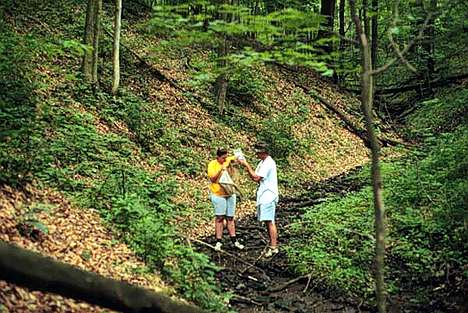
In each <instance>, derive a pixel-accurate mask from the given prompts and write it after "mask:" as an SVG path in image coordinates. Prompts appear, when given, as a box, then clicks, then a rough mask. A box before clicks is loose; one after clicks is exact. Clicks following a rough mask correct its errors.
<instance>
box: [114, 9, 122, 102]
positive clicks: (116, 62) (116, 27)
mask: <svg viewBox="0 0 468 313" xmlns="http://www.w3.org/2000/svg"><path fill="white" fill-rule="evenodd" d="M121 18H122V0H115V16H114V47H113V50H112V55H113V59H112V60H113V62H112V65H113V68H114V71H113V78H112V93H113V94H114V95H115V94H117V90H118V89H119V83H120V28H121Z"/></svg>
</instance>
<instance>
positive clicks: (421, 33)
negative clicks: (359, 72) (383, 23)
mask: <svg viewBox="0 0 468 313" xmlns="http://www.w3.org/2000/svg"><path fill="white" fill-rule="evenodd" d="M399 3H400V1H398V0H397V1H396V2H395V9H394V12H393V21H392V25H393V27H391V28H390V29H389V30H388V38H389V40H390V43H391V45H392V47H393V49H394V50H395V52H396V54H397V56H398V57H395V58H393V59H392V60H390V61H389V62H388V63H387V64H385V65H383V66H381V67H379V68H377V69H374V70H372V71H371V73H370V74H371V75H378V74H380V73H382V72H384V71H385V70H387V69H388V68H389V67H390V66H392V65H393V64H394V63H395V62H396V61H398V60H400V61H401V62H403V63H404V64H405V65H406V66H407V67H408V68H409V69H410V70H411V71H413V72H417V70H416V69H415V68H414V67H413V66H412V65H411V64H410V63H409V62H408V60H406V58H405V57H404V56H405V54H406V53H407V52H408V51H409V50H410V49H411V48H412V47H413V45H414V44H415V43H416V42H418V41H419V40H420V39H422V37H423V36H424V30H425V29H426V28H427V25H428V24H429V21H430V20H431V18H432V15H433V13H432V12H429V13H428V14H427V16H426V20H425V21H424V24H423V25H422V27H421V28H420V29H419V33H418V36H416V38H414V39H413V40H411V41H410V42H409V43H408V44H407V45H406V46H405V48H404V49H403V50H400V48H398V46H397V44H396V43H395V41H394V40H393V35H392V30H393V29H394V27H395V26H396V19H397V18H398V5H399Z"/></svg>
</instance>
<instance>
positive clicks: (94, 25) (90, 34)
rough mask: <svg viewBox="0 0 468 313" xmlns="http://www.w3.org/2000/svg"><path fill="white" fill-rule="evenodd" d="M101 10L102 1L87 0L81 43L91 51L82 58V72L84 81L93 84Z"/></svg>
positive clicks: (95, 76)
mask: <svg viewBox="0 0 468 313" xmlns="http://www.w3.org/2000/svg"><path fill="white" fill-rule="evenodd" d="M101 10H102V0H88V5H87V9H86V24H85V33H84V38H83V41H84V43H85V44H86V45H88V46H92V47H93V49H92V50H91V49H88V50H87V51H86V52H85V54H84V56H83V63H82V72H83V75H84V77H85V79H86V80H87V81H90V82H92V83H93V84H96V83H97V81H98V76H97V67H98V56H99V54H98V51H99V35H100V24H101V22H100V14H101Z"/></svg>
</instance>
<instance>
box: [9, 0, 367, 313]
mask: <svg viewBox="0 0 468 313" xmlns="http://www.w3.org/2000/svg"><path fill="white" fill-rule="evenodd" d="M0 10H1V13H0V14H1V15H2V19H1V21H0V29H1V35H0V48H1V49H0V51H1V55H0V61H1V64H2V66H1V67H0V78H1V80H0V84H1V85H0V87H1V89H2V90H3V91H4V92H3V94H2V97H1V98H0V100H1V105H2V112H1V114H2V143H1V146H0V148H1V155H0V161H1V170H2V173H1V174H0V183H1V184H2V193H1V203H2V210H1V213H0V219H1V225H2V227H1V236H2V237H1V238H2V240H6V241H9V242H14V243H16V244H18V245H20V246H23V247H25V248H29V249H32V250H35V251H39V252H41V253H43V254H45V255H49V256H51V257H53V258H55V259H59V260H62V261H65V262H67V263H70V264H74V265H76V266H79V267H82V268H86V269H88V270H91V271H95V272H98V273H100V274H103V275H105V276H109V277H114V278H117V279H123V280H126V281H129V282H132V283H135V284H139V285H142V286H146V287H149V288H151V289H154V290H159V289H160V288H161V289H164V290H166V288H168V289H167V290H171V288H175V289H177V290H178V292H180V293H181V294H182V296H183V297H185V298H186V299H188V300H190V301H196V302H197V303H199V304H202V305H204V306H205V307H208V308H210V306H212V307H214V306H216V305H218V304H219V303H220V302H221V303H222V301H224V300H223V299H222V298H221V297H219V296H218V293H217V292H216V288H214V287H212V283H213V273H212V271H211V270H210V265H209V264H210V263H209V261H208V259H207V257H206V256H203V255H200V254H197V253H196V252H194V251H193V250H192V248H191V246H190V245H187V243H186V241H185V240H184V239H183V236H189V237H190V236H197V237H199V238H200V237H203V236H206V235H208V234H211V233H212V231H213V230H212V226H211V223H212V222H211V219H212V216H211V207H210V204H209V201H208V199H207V179H206V176H205V167H206V164H207V162H208V161H209V160H211V159H213V158H214V152H215V149H216V148H217V147H219V146H225V147H228V148H229V149H233V148H238V147H240V148H242V149H243V150H244V151H245V152H246V155H247V157H248V159H249V160H251V161H252V162H254V157H253V155H254V154H253V150H252V144H253V143H254V142H256V141H257V140H259V139H261V138H269V139H271V140H273V141H277V142H279V144H278V145H277V146H276V148H277V149H278V151H281V152H282V153H283V154H281V155H279V156H278V157H279V159H280V163H279V169H280V171H279V173H280V174H279V179H280V192H281V194H282V195H284V196H285V197H288V196H292V195H294V194H295V193H297V192H298V188H300V186H301V185H302V184H303V183H305V182H310V181H314V182H317V181H320V180H322V179H325V178H328V177H330V176H333V175H337V174H340V173H342V172H345V171H347V170H349V169H352V168H354V167H356V166H359V165H362V164H364V163H365V162H366V161H367V152H366V149H365V147H364V145H363V144H362V142H361V140H360V139H359V138H358V137H356V136H355V135H354V134H352V133H350V132H349V131H348V130H347V129H345V127H344V126H343V124H342V122H341V121H340V120H339V119H338V118H337V117H336V116H335V115H334V114H333V113H331V112H329V111H328V110H326V109H324V107H323V106H322V105H321V104H320V103H319V102H317V100H315V99H314V98H313V97H311V96H309V95H307V94H305V93H304V91H303V90H302V89H300V88H298V87H297V86H296V85H295V83H294V81H295V79H294V77H288V76H287V75H285V74H283V73H281V72H280V71H279V69H278V68H276V67H274V66H271V67H263V66H262V67H258V68H257V69H255V70H250V71H249V70H247V72H245V73H244V74H245V75H250V76H247V77H248V79H249V80H250V82H252V81H254V82H256V83H258V84H259V85H260V86H261V89H260V91H258V92H257V93H256V94H254V97H253V99H250V100H249V101H248V102H243V101H240V102H238V101H237V102H236V101H234V100H233V101H232V102H231V103H230V106H229V108H228V114H226V115H224V116H220V115H218V114H216V113H215V112H216V109H215V106H214V104H213V101H212V99H211V98H210V96H209V92H210V90H209V88H206V87H201V88H198V89H195V88H193V87H190V86H191V84H190V82H189V78H188V77H189V73H188V72H187V71H186V70H184V66H183V62H182V60H181V59H180V56H179V55H178V54H177V53H176V52H174V51H165V52H160V51H153V49H152V48H153V46H155V45H157V44H158V39H157V38H155V36H154V35H152V34H151V33H147V32H146V31H145V28H144V27H142V26H141V24H142V23H143V22H145V17H138V16H136V15H132V13H131V12H130V11H128V13H127V14H128V15H127V16H125V15H124V21H125V23H124V30H123V33H122V37H123V43H124V45H125V46H126V47H127V49H124V50H123V55H122V60H123V62H124V64H123V71H122V72H123V73H122V74H123V77H122V91H121V93H120V95H119V96H118V97H115V98H114V97H112V96H111V95H110V94H109V93H108V92H107V91H108V90H109V85H108V84H109V81H110V79H109V75H110V66H109V64H110V63H109V62H110V61H111V58H110V45H111V43H110V38H108V37H104V38H103V40H102V46H103V61H102V69H101V71H102V73H101V75H102V76H101V77H102V78H101V82H100V87H99V88H98V89H97V90H93V88H90V87H89V86H87V85H86V84H85V83H83V81H82V80H81V77H80V74H79V69H80V62H81V61H80V60H81V58H80V51H81V49H82V47H81V46H80V45H79V44H78V43H77V42H78V41H79V40H80V38H81V36H82V29H83V25H84V14H85V5H84V4H83V3H82V1H74V0H64V1H59V2H48V1H29V2H27V3H26V2H21V3H19V4H18V3H15V5H13V3H12V2H9V1H7V2H5V3H3V4H2V5H1V7H0ZM105 12H111V10H110V9H109V8H108V7H107V8H106V7H105ZM110 23H111V20H110V16H109V15H108V16H107V17H105V18H104V20H103V24H104V27H108V26H109V25H110ZM130 51H132V52H130ZM135 53H136V54H137V55H138V56H139V58H142V59H144V60H146V61H145V62H144V63H143V62H141V60H139V59H138V58H136V57H135ZM161 55H163V56H164V58H162V57H161ZM199 60H200V62H202V60H203V54H202V56H201V57H200V59H199ZM148 65H150V66H148ZM155 69H157V71H158V72H162V73H164V75H165V76H166V77H169V78H170V79H172V80H175V81H176V82H177V86H180V87H181V88H183V89H184V91H185V92H182V91H181V90H180V88H178V87H175V86H174V85H173V84H171V83H170V82H167V81H164V80H161V77H158V76H157V75H155ZM310 77H312V79H310V81H309V82H307V83H308V84H309V86H311V87H314V88H315V89H318V90H321V92H322V96H325V97H327V98H328V99H331V100H332V101H334V102H337V103H338V104H339V106H340V107H341V108H342V109H343V110H345V111H347V112H349V113H350V118H353V119H354V120H356V123H359V120H358V119H357V118H355V117H352V115H351V113H352V112H353V111H354V112H355V111H357V109H356V106H357V101H356V99H354V98H352V97H351V96H350V95H348V94H342V93H340V92H339V91H338V90H337V88H336V87H333V86H332V85H331V84H329V83H328V82H327V81H325V80H323V79H322V78H320V76H318V75H315V74H311V75H310ZM242 78H243V77H239V78H238V79H239V82H238V85H242V84H245V83H246V81H245V80H244V81H243V80H242ZM247 82H248V81H247ZM234 85H236V84H234ZM11 104H15V105H14V106H12V105H11ZM244 174H245V173H244ZM244 174H242V173H241V174H240V175H239V180H240V182H239V184H240V185H241V186H242V189H243V193H244V194H246V195H249V196H247V197H246V199H245V201H242V203H241V205H240V207H239V214H238V216H239V218H240V219H243V218H244V217H247V216H250V215H252V214H253V212H254V210H255V208H254V202H253V201H252V196H253V193H254V188H255V186H254V184H253V183H251V182H248V181H247V175H244ZM31 215H32V216H33V217H32V221H34V223H32V224H33V225H32V226H31V227H32V229H33V230H34V231H33V233H32V234H31V233H30V232H26V233H24V232H20V231H19V230H18V229H21V227H20V226H19V225H21V223H22V221H29V219H30V216H31ZM35 233H38V236H39V237H38V238H35V237H34V236H35V235H34V234H35ZM182 234H183V235H182ZM31 236H32V237H31ZM181 237H182V238H181ZM74 243H75V244H74ZM111 248H112V249H111ZM184 260H188V261H187V262H185V261H184ZM143 262H145V263H143ZM155 269H156V270H160V271H161V272H162V274H163V276H164V277H165V278H164V279H165V280H166V281H167V282H168V285H171V286H173V287H171V288H169V287H166V284H165V283H162V282H161V279H160V278H159V275H158V274H157V273H156V274H155V273H154V271H155ZM207 282H208V283H207ZM2 287H5V288H2V289H3V290H8V292H3V293H2V294H1V299H2V303H3V306H5V307H6V308H7V309H8V310H10V311H12V312H14V311H20V310H24V311H26V312H27V311H28V310H30V311H44V312H47V311H50V310H57V311H74V312H84V311H86V312H89V311H92V310H95V311H99V310H100V309H99V308H91V307H88V306H87V305H83V304H78V303H75V302H73V301H71V300H67V299H63V298H61V297H58V296H54V295H47V296H42V295H40V293H29V292H26V291H24V290H23V289H19V288H16V287H12V286H11V285H7V284H5V283H2ZM168 293H170V294H173V291H168ZM213 294H215V295H216V296H213ZM213 297H214V299H216V300H215V301H213ZM210 302H211V304H210Z"/></svg>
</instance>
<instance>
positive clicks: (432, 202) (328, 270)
mask: <svg viewBox="0 0 468 313" xmlns="http://www.w3.org/2000/svg"><path fill="white" fill-rule="evenodd" d="M467 139H468V127H467V126H466V125H459V126H458V127H457V128H456V129H455V131H454V132H452V133H443V134H440V135H438V136H435V135H434V136H432V137H429V136H427V139H426V140H425V141H424V143H423V145H422V146H421V147H420V148H418V149H416V150H414V151H412V152H410V153H409V154H408V155H406V156H405V157H403V158H401V159H400V160H397V161H387V162H383V164H382V172H383V181H384V199H385V206H386V213H387V218H388V219H387V227H388V233H387V242H386V247H387V248H386V253H387V257H386V266H387V269H386V283H387V287H388V291H389V293H390V295H399V296H404V297H406V298H408V299H409V301H410V302H414V303H419V304H427V303H429V302H430V301H431V300H433V299H439V300H441V298H443V297H444V295H446V294H457V293H458V294H460V293H461V292H462V285H463V284H462V282H463V281H464V280H466V278H467V273H466V269H465V268H464V266H465V264H467V261H468V259H467V255H468V254H467V252H468V251H467V246H466V242H467V239H468V238H466V229H465V227H466V226H465V224H466V216H465V213H466V212H465V210H466V204H467V202H466V201H467V199H468V193H467V191H468V182H467V180H466V177H468V157H467V156H468V140H467ZM368 172H369V168H365V169H364V170H363V171H362V173H361V174H359V176H360V177H361V179H366V180H368V179H369V178H368V175H369V174H368ZM369 185H370V184H369ZM372 203H373V200H372V190H371V187H370V186H369V187H366V188H364V189H363V190H361V191H359V192H355V193H352V194H350V195H348V196H346V197H345V198H341V199H339V198H337V199H331V200H329V201H327V202H326V203H323V204H320V205H317V206H314V207H312V208H309V209H307V212H306V213H305V215H304V216H303V218H301V220H300V221H297V222H295V223H294V224H292V225H291V227H290V231H291V233H292V236H291V237H292V238H295V239H293V240H292V241H291V242H290V245H289V246H288V247H287V252H288V256H289V259H290V263H291V264H292V267H293V269H294V270H295V271H297V272H298V273H300V274H309V273H311V274H312V275H313V277H314V279H315V281H316V285H318V286H326V287H327V289H329V290H334V291H339V292H341V293H344V294H346V295H348V296H352V297H356V298H357V297H359V298H361V297H362V298H364V299H366V300H367V301H368V302H372V301H373V299H374V282H373V277H372V271H373V255H374V232H373V222H374V210H373V204H372Z"/></svg>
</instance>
